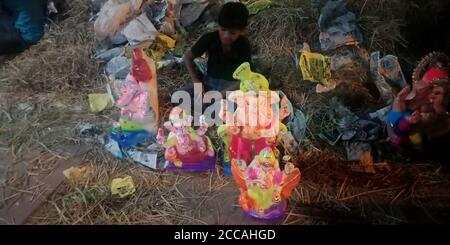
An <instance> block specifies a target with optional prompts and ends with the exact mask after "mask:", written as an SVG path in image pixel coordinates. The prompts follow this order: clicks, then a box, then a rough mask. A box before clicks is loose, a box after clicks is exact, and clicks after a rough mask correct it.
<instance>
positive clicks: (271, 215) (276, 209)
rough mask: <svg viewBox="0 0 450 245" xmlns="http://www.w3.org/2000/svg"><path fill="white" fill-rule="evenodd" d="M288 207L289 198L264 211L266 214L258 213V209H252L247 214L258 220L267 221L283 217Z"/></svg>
mask: <svg viewBox="0 0 450 245" xmlns="http://www.w3.org/2000/svg"><path fill="white" fill-rule="evenodd" d="M286 208H287V200H284V201H282V202H280V203H278V204H276V205H273V206H272V207H270V208H268V209H266V210H265V211H264V214H260V213H258V211H257V210H254V209H250V210H249V211H248V213H247V216H248V217H250V218H252V219H255V220H258V221H265V222H268V221H276V220H279V219H281V218H283V216H284V215H285V213H286Z"/></svg>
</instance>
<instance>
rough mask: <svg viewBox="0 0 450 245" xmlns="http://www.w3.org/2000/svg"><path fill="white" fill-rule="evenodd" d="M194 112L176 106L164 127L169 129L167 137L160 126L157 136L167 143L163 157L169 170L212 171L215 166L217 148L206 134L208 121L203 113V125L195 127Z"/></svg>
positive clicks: (201, 121) (159, 139)
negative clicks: (193, 121)
mask: <svg viewBox="0 0 450 245" xmlns="http://www.w3.org/2000/svg"><path fill="white" fill-rule="evenodd" d="M192 120H193V118H192V116H190V115H187V114H186V112H185V111H184V110H183V109H182V108H180V107H174V108H173V109H172V111H171V112H170V115H169V121H168V122H165V123H164V127H165V128H166V129H167V130H168V131H169V132H170V133H169V135H168V136H167V139H166V138H165V136H164V130H163V129H162V128H160V129H159V130H158V135H157V137H156V140H157V142H158V144H161V145H163V146H164V148H165V149H166V150H165V153H164V157H165V158H166V160H168V161H169V165H168V169H169V170H190V171H209V170H213V169H215V162H216V158H215V152H214V147H213V145H212V143H211V140H210V139H209V138H208V137H207V136H206V135H205V133H206V130H207V129H208V124H207V123H206V120H205V118H204V116H201V117H200V127H199V128H198V129H197V130H194V129H193V128H192V127H191V125H192Z"/></svg>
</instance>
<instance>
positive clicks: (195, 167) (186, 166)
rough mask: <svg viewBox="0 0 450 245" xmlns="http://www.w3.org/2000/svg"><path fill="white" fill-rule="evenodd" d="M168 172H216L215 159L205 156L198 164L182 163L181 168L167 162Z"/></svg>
mask: <svg viewBox="0 0 450 245" xmlns="http://www.w3.org/2000/svg"><path fill="white" fill-rule="evenodd" d="M167 169H168V170H171V171H178V170H180V171H195V172H206V171H212V170H216V157H215V156H213V157H211V156H207V157H206V159H205V160H203V161H201V162H198V163H183V166H181V167H177V166H175V164H174V163H173V162H169V165H168V166H167Z"/></svg>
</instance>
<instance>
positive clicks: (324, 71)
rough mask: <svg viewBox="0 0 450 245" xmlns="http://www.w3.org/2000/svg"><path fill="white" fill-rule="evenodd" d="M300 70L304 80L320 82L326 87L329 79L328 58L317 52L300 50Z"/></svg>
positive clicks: (329, 66)
mask: <svg viewBox="0 0 450 245" xmlns="http://www.w3.org/2000/svg"><path fill="white" fill-rule="evenodd" d="M299 66H300V71H301V72H302V76H303V79H304V80H308V81H311V82H314V83H320V84H322V85H325V86H326V87H328V84H329V82H330V80H331V62H330V58H329V57H327V56H325V55H321V54H318V53H312V52H308V51H301V53H300V62H299Z"/></svg>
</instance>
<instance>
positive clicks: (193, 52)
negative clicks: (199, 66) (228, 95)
mask: <svg viewBox="0 0 450 245" xmlns="http://www.w3.org/2000/svg"><path fill="white" fill-rule="evenodd" d="M210 36H211V34H205V35H203V36H202V37H200V39H199V40H198V41H197V42H196V43H195V44H194V46H192V48H191V49H190V50H188V51H186V53H185V54H184V64H185V65H186V69H187V70H188V72H189V75H190V76H191V79H192V82H194V83H203V82H202V80H201V79H200V78H199V77H198V74H197V72H196V70H195V67H194V59H195V58H197V57H200V56H201V55H202V54H204V53H205V52H206V51H207V47H208V45H209V43H210V41H211V39H210Z"/></svg>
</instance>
